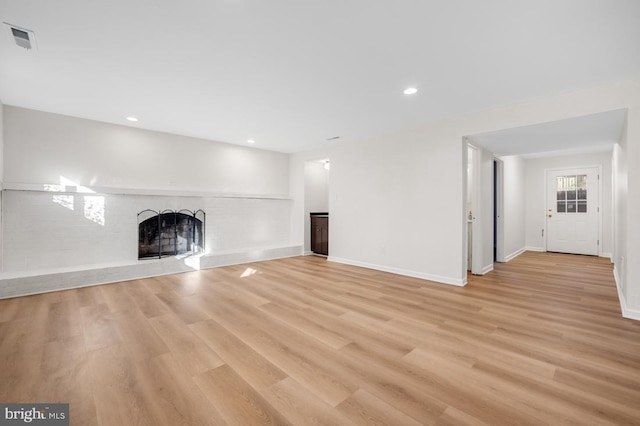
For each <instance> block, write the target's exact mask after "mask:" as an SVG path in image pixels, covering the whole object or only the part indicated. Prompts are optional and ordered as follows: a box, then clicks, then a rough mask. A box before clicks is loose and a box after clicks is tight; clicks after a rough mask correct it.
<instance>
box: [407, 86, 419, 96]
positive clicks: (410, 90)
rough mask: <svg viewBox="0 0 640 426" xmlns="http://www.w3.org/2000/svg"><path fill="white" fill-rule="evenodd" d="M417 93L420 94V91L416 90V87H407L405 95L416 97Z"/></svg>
mask: <svg viewBox="0 0 640 426" xmlns="http://www.w3.org/2000/svg"><path fill="white" fill-rule="evenodd" d="M416 93H418V89H416V88H415V87H407V88H406V89H404V94H405V95H414V94H416Z"/></svg>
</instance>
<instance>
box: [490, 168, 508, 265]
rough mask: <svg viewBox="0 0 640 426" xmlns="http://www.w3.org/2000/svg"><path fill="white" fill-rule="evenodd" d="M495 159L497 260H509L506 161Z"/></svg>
mask: <svg viewBox="0 0 640 426" xmlns="http://www.w3.org/2000/svg"><path fill="white" fill-rule="evenodd" d="M493 161H495V163H496V168H495V170H496V172H497V173H496V176H495V177H494V179H495V180H496V186H495V193H494V196H495V197H496V200H495V205H496V211H495V212H494V213H493V214H494V216H495V218H496V223H495V224H494V226H495V233H496V261H497V262H508V261H509V259H508V256H505V253H504V247H505V246H504V162H503V161H502V160H501V159H499V158H498V157H493Z"/></svg>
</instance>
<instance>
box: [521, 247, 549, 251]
mask: <svg viewBox="0 0 640 426" xmlns="http://www.w3.org/2000/svg"><path fill="white" fill-rule="evenodd" d="M524 251H541V252H545V251H547V249H545V248H544V247H534V246H526V247H525V248H524Z"/></svg>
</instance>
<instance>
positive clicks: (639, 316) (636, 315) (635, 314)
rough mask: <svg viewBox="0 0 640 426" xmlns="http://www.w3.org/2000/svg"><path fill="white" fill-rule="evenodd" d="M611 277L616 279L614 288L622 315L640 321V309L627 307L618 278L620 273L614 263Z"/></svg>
mask: <svg viewBox="0 0 640 426" xmlns="http://www.w3.org/2000/svg"><path fill="white" fill-rule="evenodd" d="M613 278H614V280H615V281H616V289H617V290H618V300H620V310H621V311H622V316H623V317H625V318H629V319H632V320H636V321H640V310H638V309H631V308H629V307H627V300H626V298H625V297H624V294H623V293H622V287H621V286H622V282H621V280H620V274H619V272H618V268H616V266H615V265H614V266H613Z"/></svg>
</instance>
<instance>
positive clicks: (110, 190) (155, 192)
mask: <svg viewBox="0 0 640 426" xmlns="http://www.w3.org/2000/svg"><path fill="white" fill-rule="evenodd" d="M45 188H56V189H59V190H56V191H52V190H45ZM2 190H3V191H32V192H46V193H53V194H54V195H56V194H57V195H64V194H74V195H75V194H78V193H82V194H88V195H90V194H98V195H151V196H159V197H211V198H250V199H265V200H293V197H291V196H289V195H283V194H241V193H236V192H207V191H188V190H181V189H159V188H114V187H90V188H89V187H85V186H82V185H78V186H64V190H63V186H62V185H60V184H45V183H21V182H4V183H3V185H2Z"/></svg>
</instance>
